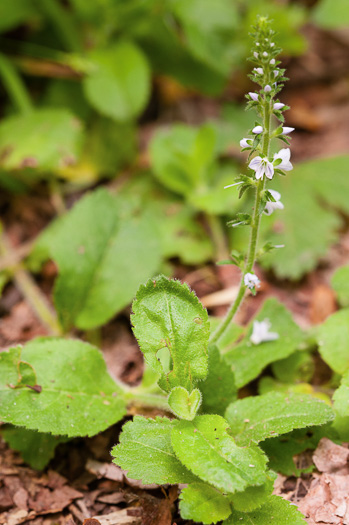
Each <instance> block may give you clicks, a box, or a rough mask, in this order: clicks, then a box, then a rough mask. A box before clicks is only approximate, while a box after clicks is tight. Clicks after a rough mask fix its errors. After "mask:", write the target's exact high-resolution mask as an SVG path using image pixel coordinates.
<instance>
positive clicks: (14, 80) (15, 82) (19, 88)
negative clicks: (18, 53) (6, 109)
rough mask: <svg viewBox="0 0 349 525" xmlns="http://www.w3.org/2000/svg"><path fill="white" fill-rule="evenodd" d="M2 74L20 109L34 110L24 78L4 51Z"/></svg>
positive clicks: (0, 60)
mask: <svg viewBox="0 0 349 525" xmlns="http://www.w3.org/2000/svg"><path fill="white" fill-rule="evenodd" d="M0 75H1V77H2V80H3V83H4V86H5V88H6V90H7V92H8V94H9V96H10V98H11V99H12V102H13V103H14V104H15V105H16V106H17V108H18V110H19V111H20V112H21V113H23V114H26V113H30V112H31V111H33V105H32V103H31V100H30V97H29V94H28V91H27V88H26V86H25V84H24V82H23V81H22V78H21V77H20V75H19V74H18V72H17V69H16V68H15V67H14V66H13V64H12V63H11V62H10V60H9V59H8V58H7V57H6V56H5V55H3V54H2V53H0Z"/></svg>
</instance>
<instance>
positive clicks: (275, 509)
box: [222, 496, 306, 525]
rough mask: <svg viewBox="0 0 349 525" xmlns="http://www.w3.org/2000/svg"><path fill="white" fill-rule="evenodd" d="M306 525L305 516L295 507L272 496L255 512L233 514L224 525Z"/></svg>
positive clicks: (235, 512)
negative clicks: (274, 524) (273, 524)
mask: <svg viewBox="0 0 349 525" xmlns="http://www.w3.org/2000/svg"><path fill="white" fill-rule="evenodd" d="M271 523H278V524H280V525H281V524H282V525H305V523H306V521H305V519H304V516H303V515H302V514H301V513H300V512H299V510H298V509H297V507H296V506H295V505H292V504H291V503H290V502H289V501H286V500H285V499H283V498H281V496H270V498H269V499H268V501H267V503H265V504H264V505H263V506H262V507H261V508H260V509H257V510H254V511H253V512H238V511H234V510H233V512H232V514H231V516H230V517H229V518H228V519H227V520H226V521H224V522H223V524H222V525H237V524H239V525H270V524H271Z"/></svg>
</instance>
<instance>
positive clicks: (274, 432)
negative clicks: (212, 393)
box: [225, 392, 333, 446]
mask: <svg viewBox="0 0 349 525" xmlns="http://www.w3.org/2000/svg"><path fill="white" fill-rule="evenodd" d="M225 418H226V419H227V421H228V423H229V425H230V426H231V428H232V431H233V434H234V436H235V439H236V442H237V443H238V444H239V445H241V446H245V445H248V444H249V443H250V442H252V441H254V442H255V443H258V442H260V441H264V440H265V439H267V438H270V437H276V436H278V435H280V434H286V433H287V432H291V430H294V429H296V428H304V427H310V426H315V425H323V424H325V423H327V422H328V421H331V420H332V419H333V411H332V409H331V408H330V407H329V406H328V405H326V403H324V402H323V401H320V400H318V399H315V398H313V397H311V396H307V395H300V394H299V395H297V394H282V393H280V392H270V393H268V394H264V395H261V396H255V397H246V398H244V399H240V400H238V401H235V403H232V404H231V405H229V407H228V408H227V410H226V413H225Z"/></svg>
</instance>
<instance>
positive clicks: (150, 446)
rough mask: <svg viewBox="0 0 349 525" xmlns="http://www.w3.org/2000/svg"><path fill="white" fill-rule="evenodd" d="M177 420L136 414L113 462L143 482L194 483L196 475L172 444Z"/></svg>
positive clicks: (124, 433)
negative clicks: (186, 466)
mask: <svg viewBox="0 0 349 525" xmlns="http://www.w3.org/2000/svg"><path fill="white" fill-rule="evenodd" d="M177 424H178V421H177V420H170V419H167V418H165V417H164V418H161V417H157V418H156V419H150V418H148V419H146V418H144V417H141V416H136V417H135V418H134V419H133V421H129V422H128V423H126V424H125V425H124V426H123V428H122V432H121V434H120V443H119V445H117V446H116V447H114V448H113V449H112V452H111V453H112V456H113V457H114V459H113V462H114V463H116V464H117V465H119V466H120V467H121V468H123V469H124V470H127V473H128V477H129V478H131V479H138V480H141V481H142V482H143V483H157V484H159V485H163V484H165V483H171V484H177V483H191V482H195V481H196V480H197V478H196V477H195V476H194V475H193V474H192V473H191V472H189V471H188V470H187V469H186V468H185V466H184V465H182V463H181V462H180V461H179V460H178V459H177V458H176V455H175V453H174V451H173V448H172V445H171V430H172V428H174V427H175V426H176V425H177Z"/></svg>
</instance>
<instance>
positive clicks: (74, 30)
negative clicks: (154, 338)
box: [0, 0, 349, 305]
mask: <svg viewBox="0 0 349 525" xmlns="http://www.w3.org/2000/svg"><path fill="white" fill-rule="evenodd" d="M258 14H262V15H269V16H270V17H271V18H272V19H273V20H274V26H275V29H276V30H277V31H278V44H279V45H280V46H281V47H282V48H283V50H284V56H283V58H284V59H289V57H293V56H299V55H302V54H303V53H305V52H306V50H307V46H308V44H307V40H306V38H305V36H304V34H303V31H302V28H303V27H304V26H305V25H306V24H313V25H316V26H317V27H321V28H324V29H330V30H332V29H340V28H343V27H345V26H347V25H349V3H348V1H347V0H336V1H335V2H333V1H332V0H318V1H316V0H314V1H300V0H299V1H286V0H284V1H282V0H127V1H125V0H89V1H86V0H64V1H63V0H12V1H11V2H6V1H3V2H1V3H0V32H1V34H0V42H1V46H0V49H1V52H0V78H1V80H2V83H1V88H0V100H1V122H0V184H1V186H2V187H3V190H4V191H5V192H7V193H8V194H9V195H13V194H19V195H23V194H29V195H31V194H33V193H34V192H35V191H36V188H37V187H38V185H41V186H42V185H44V186H45V187H47V191H48V193H49V194H51V197H52V195H53V197H57V198H56V202H58V203H61V206H60V205H59V204H58V212H59V213H67V212H66V210H65V209H64V201H67V196H69V195H71V194H75V193H76V192H80V193H79V195H80V194H81V191H82V190H85V189H91V190H92V189H94V188H95V187H96V186H97V185H100V184H101V183H103V184H107V185H108V186H109V187H110V189H111V190H112V192H115V193H117V194H118V206H121V204H120V202H121V200H123V202H124V203H126V208H127V207H128V208H129V210H132V213H137V212H136V211H135V210H137V209H138V210H143V211H142V213H143V212H144V210H149V213H150V214H152V215H153V219H154V222H155V223H157V224H158V229H157V235H158V237H159V242H160V248H161V254H162V255H161V261H162V262H161V264H160V263H159V264H158V269H162V270H165V271H166V272H167V273H171V271H172V270H171V267H170V266H169V265H168V264H167V263H165V261H166V260H168V259H172V258H179V260H181V261H182V262H183V263H185V264H201V263H205V262H207V261H217V260H218V259H219V258H224V255H225V254H226V252H227V250H228V249H232V248H234V249H235V248H239V249H241V250H242V251H243V250H244V243H245V241H244V238H245V237H246V235H244V231H243V230H242V231H241V232H235V231H234V232H231V231H230V232H229V235H228V234H227V233H226V231H227V230H226V228H225V222H226V221H227V220H228V219H229V218H232V216H233V215H234V214H235V213H236V212H238V211H243V210H244V207H246V206H248V205H249V204H248V197H247V198H245V199H244V200H242V201H238V199H237V196H236V192H235V191H233V190H224V189H223V187H224V186H225V185H227V184H229V183H232V182H233V179H234V176H236V175H237V174H238V173H239V171H240V165H241V164H242V161H243V158H242V157H241V156H240V154H239V140H240V138H242V137H243V136H245V134H246V131H247V130H248V129H249V128H250V127H251V125H252V124H253V123H254V120H255V116H254V115H253V114H250V113H246V112H245V111H244V102H243V93H244V90H245V91H247V90H248V89H253V86H252V85H250V84H249V83H248V81H246V80H242V79H245V78H246V77H245V75H246V73H247V72H248V70H249V63H248V62H246V58H247V57H248V55H249V46H250V41H249V31H250V28H251V25H252V24H253V23H254V21H255V20H256V17H257V15H258ZM187 95H189V98H190V97H194V98H196V99H197V98H200V97H202V99H203V100H205V101H210V100H214V101H215V104H216V105H218V107H219V108H220V109H219V115H218V116H217V115H215V116H214V118H206V116H205V118H204V119H203V120H204V121H205V123H203V122H197V123H195V124H197V125H195V126H192V125H189V124H188V121H190V118H188V119H185V118H183V119H182V120H183V121H186V120H187V121H186V122H181V123H178V122H174V121H175V120H178V118H177V117H178V116H177V115H175V118H172V121H171V116H169V115H171V104H172V103H173V102H174V101H176V100H177V99H180V98H181V97H183V98H185V97H186V96H187ZM228 101H229V103H228ZM188 112H189V113H190V107H188ZM164 124H166V125H164ZM149 128H151V133H150V135H151V138H150V139H149V136H148V135H149V134H147V130H148V129H149ZM280 147H282V145H281V144H280ZM347 163H348V158H347V157H346V156H345V155H344V156H343V157H340V158H337V159H336V168H335V170H334V171H335V176H336V177H338V188H337V190H335V189H333V184H332V183H331V180H332V182H333V177H332V179H331V176H332V174H331V173H329V171H330V172H331V169H332V168H331V167H332V165H333V164H331V163H330V164H328V165H327V167H326V166H325V167H324V165H323V163H321V162H318V163H317V164H316V163H315V164H313V163H312V162H310V163H308V164H307V165H304V166H301V167H300V174H298V173H297V171H296V172H295V175H293V174H292V175H290V176H289V177H287V180H285V181H284V180H280V181H277V182H276V186H275V187H277V189H279V190H280V191H281V193H282V195H283V196H284V195H285V197H284V201H285V204H287V205H286V209H285V213H283V214H280V216H278V221H281V222H282V228H278V229H275V221H276V219H275V217H274V216H272V217H268V218H266V220H265V221H264V222H265V224H264V230H265V231H264V233H263V235H265V237H266V238H268V236H270V232H271V231H272V232H273V237H274V239H273V240H275V241H278V242H279V243H280V239H281V241H282V244H285V245H286V248H285V249H284V250H283V251H278V252H275V253H271V254H268V257H267V259H266V262H265V263H264V264H265V265H266V267H267V268H271V269H273V270H274V272H275V273H276V275H278V276H279V277H287V278H291V279H299V278H300V277H301V276H302V275H303V274H304V273H305V272H307V271H309V270H311V269H312V268H314V267H315V266H316V264H317V261H318V258H319V257H320V256H321V255H323V254H324V253H326V250H327V249H328V247H329V245H330V244H331V243H332V242H334V241H335V239H336V238H337V231H338V229H339V228H340V225H341V220H342V219H341V217H340V216H339V215H338V213H337V211H338V209H339V211H341V212H344V213H348V214H349V207H348V204H347V201H348V199H344V198H343V195H345V192H348V191H349V183H348V182H347V179H348V177H347V176H346V167H347ZM319 173H320V174H321V173H323V175H324V177H323V178H322V179H321V185H320V187H319V186H318V184H317V182H318V176H319ZM326 177H327V178H326ZM285 193H286V194H285ZM318 194H320V197H321V199H322V200H323V201H326V202H327V203H328V207H327V208H324V207H323V206H320V204H319V201H318V196H319V195H318ZM346 194H348V193H346ZM300 196H301V197H302V201H301V207H302V210H303V214H302V215H301V214H300V213H299V209H300V205H299V202H300V201H299V199H300ZM119 197H121V199H120V198H119ZM57 199H58V200H57ZM246 200H247V202H246ZM73 201H74V199H73ZM334 208H337V209H334ZM91 213H93V208H92V209H91ZM129 213H131V212H128V213H125V214H124V216H125V220H129ZM144 213H145V212H144ZM75 215H78V213H76V214H75ZM122 216H123V214H122V213H121V220H122ZM314 216H315V217H316V219H314ZM71 221H72V224H71V227H72V228H74V227H77V228H79V224H77V225H76V226H74V221H73V216H72V218H71ZM304 224H309V225H311V227H309V228H306V229H304ZM55 229H56V230H57V228H55V227H53V228H52V227H51V228H50V232H53V233H52V235H53V236H54V232H55ZM58 229H59V228H58ZM151 232H152V230H151V228H148V234H147V235H148V236H149V238H148V239H147V238H144V243H145V244H146V243H147V242H150V238H151V236H152V233H151ZM280 232H281V233H280ZM44 235H45V237H44V239H46V241H47V238H48V234H47V233H46V234H44ZM50 235H51V234H50ZM144 235H146V234H144ZM279 237H280V239H279ZM52 239H54V237H52ZM52 239H51V240H50V241H47V246H48V245H50V246H52ZM40 242H41V247H42V246H44V245H45V242H42V241H39V246H40ZM227 243H229V246H228V245H227ZM133 249H134V248H133ZM124 252H125V250H124V249H123V253H124ZM39 253H40V256H39V255H38V254H39ZM43 253H44V255H43ZM51 255H52V254H51ZM48 256H49V250H48V249H46V250H40V249H37V250H36V252H35V254H34V255H33V257H32V260H31V265H32V268H36V269H37V268H38V267H39V262H42V260H44V259H45V257H48ZM132 257H134V255H133V252H132ZM132 257H131V258H132ZM129 259H130V256H129ZM127 264H129V263H127ZM130 264H131V263H130ZM164 264H166V266H164ZM161 265H162V266H161ZM155 266H156V264H155ZM151 271H152V272H154V262H153V263H152V269H151ZM137 287H138V283H137V286H136V285H135V286H134V288H135V290H136V289H137ZM132 293H133V292H132V290H131V291H130V297H127V298H126V300H123V301H121V302H122V304H123V305H124V304H127V300H130V299H131V298H132Z"/></svg>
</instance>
